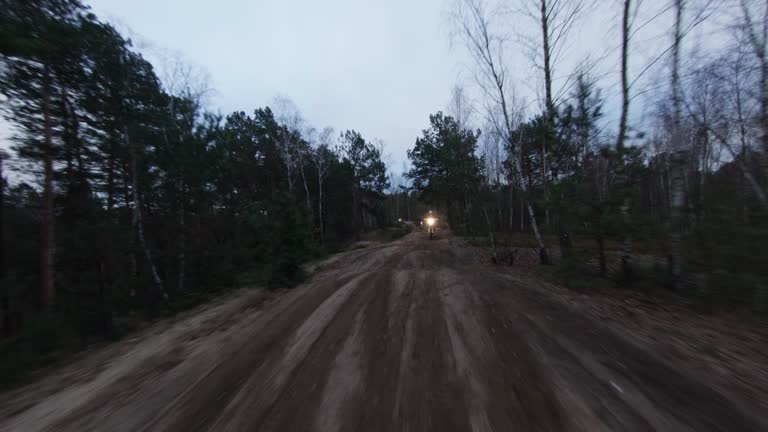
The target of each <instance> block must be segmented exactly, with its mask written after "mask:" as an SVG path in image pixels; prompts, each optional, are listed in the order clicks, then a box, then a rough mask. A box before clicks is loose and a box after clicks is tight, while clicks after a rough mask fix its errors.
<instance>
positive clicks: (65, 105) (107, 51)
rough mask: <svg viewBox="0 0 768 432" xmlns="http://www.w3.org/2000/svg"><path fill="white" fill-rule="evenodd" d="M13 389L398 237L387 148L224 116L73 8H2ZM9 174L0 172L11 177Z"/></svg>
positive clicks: (2, 366) (183, 72)
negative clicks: (101, 345) (334, 257)
mask: <svg viewBox="0 0 768 432" xmlns="http://www.w3.org/2000/svg"><path fill="white" fill-rule="evenodd" d="M0 41H2V42H0V70H2V74H1V75H0V92H2V95H3V99H2V108H3V114H4V115H5V117H6V118H7V119H8V120H9V121H10V122H11V124H12V125H14V127H15V129H14V136H13V140H14V147H13V150H12V152H10V153H8V154H2V155H1V156H2V157H0V167H2V168H5V172H4V174H5V175H0V179H1V181H0V186H1V187H2V188H1V189H0V199H2V203H1V205H0V208H1V209H2V211H1V212H0V215H1V216H2V218H1V219H0V233H2V237H0V251H1V252H2V254H0V301H1V303H2V310H0V319H1V321H2V338H1V339H0V352H2V353H3V356H2V359H0V376H2V377H3V378H2V382H3V383H4V384H6V383H8V384H11V383H12V380H11V379H10V377H14V379H17V378H18V379H21V378H22V374H21V373H22V372H25V371H28V370H31V369H34V368H36V367H39V366H42V365H45V364H49V363H51V362H53V361H55V360H57V359H59V358H61V357H62V356H65V355H66V354H67V353H70V352H72V351H75V350H78V349H80V348H83V347H85V346H87V345H89V344H91V343H93V342H97V341H100V340H108V339H114V338H117V337H119V336H120V335H122V334H124V333H125V332H127V331H130V330H131V329H132V328H134V327H135V326H137V325H139V323H141V322H144V321H146V320H151V319H154V318H157V317H161V316H166V315H168V314H173V313H176V312H178V311H180V310H184V309H186V308H189V307H190V306H193V305H196V304H199V303H201V302H205V301H207V300H209V299H211V298H212V297H214V296H217V295H219V294H220V293H222V292H223V291H225V290H228V289H230V288H233V287H238V286H263V287H270V288H279V287H290V286H292V285H294V284H295V283H297V282H299V281H300V280H301V279H302V277H303V276H304V275H303V270H302V265H303V264H304V263H306V262H308V261H309V260H313V259H317V258H319V257H322V256H324V255H326V254H328V253H330V252H334V251H336V250H339V249H340V248H342V247H344V246H345V245H348V244H350V243H351V242H352V241H355V240H356V239H358V238H359V236H360V235H361V233H364V232H366V231H369V230H372V229H375V228H379V227H383V226H385V225H388V224H391V223H392V221H393V217H394V215H393V213H392V211H389V210H388V208H387V204H388V202H389V201H388V200H387V199H386V198H385V189H387V188H388V184H389V177H388V175H387V168H386V166H385V164H384V162H383V160H382V144H381V143H374V142H373V141H371V140H369V139H366V138H364V137H363V136H361V134H360V133H358V132H356V131H354V130H344V131H341V132H339V131H334V130H333V129H331V128H330V127H326V128H324V129H322V130H318V129H315V128H313V127H312V126H311V125H309V124H308V123H307V122H306V121H305V120H304V119H303V117H302V115H301V113H300V112H299V110H298V108H296V107H295V106H294V105H293V104H292V103H291V101H290V100H287V99H285V98H279V99H276V100H275V101H274V103H273V104H272V106H270V107H262V108H256V109H254V110H253V111H251V112H233V113H230V114H226V115H222V114H218V113H215V112H212V111H210V110H209V109H208V108H207V106H206V96H207V95H208V94H209V93H210V91H211V89H210V88H208V86H207V81H206V80H205V79H204V76H203V74H201V73H199V72H200V71H198V70H197V69H196V68H195V67H192V66H189V65H187V64H185V63H183V62H181V61H179V60H178V59H173V58H170V59H167V62H165V63H167V64H164V65H162V67H161V68H160V69H156V68H155V67H154V66H153V65H152V64H150V62H148V61H147V60H146V59H145V58H144V57H143V56H142V54H141V53H140V52H139V51H138V50H137V49H136V48H135V47H134V46H133V45H132V43H131V41H130V40H129V39H128V38H126V37H125V36H123V35H121V34H120V32H119V31H118V30H116V29H115V28H114V27H112V26H111V25H110V24H107V23H105V22H103V21H100V20H99V19H98V18H97V17H95V16H94V15H93V14H91V13H90V12H89V10H88V9H87V8H86V7H85V6H83V5H82V4H81V3H80V2H79V1H77V0H33V1H23V2H20V1H10V0H9V1H1V2H0ZM0 172H2V169H1V168H0Z"/></svg>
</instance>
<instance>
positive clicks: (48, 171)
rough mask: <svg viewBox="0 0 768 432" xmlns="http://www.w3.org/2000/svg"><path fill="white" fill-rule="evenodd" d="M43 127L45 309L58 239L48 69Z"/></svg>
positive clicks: (51, 296) (50, 298) (42, 303)
mask: <svg viewBox="0 0 768 432" xmlns="http://www.w3.org/2000/svg"><path fill="white" fill-rule="evenodd" d="M43 80H44V83H43V89H42V93H43V95H42V96H43V129H44V132H43V133H44V139H45V142H44V146H45V149H44V151H45V160H44V162H43V163H44V177H43V205H42V209H41V212H40V213H41V214H40V216H41V226H42V230H43V232H42V236H41V252H42V256H41V260H40V264H41V269H40V279H41V284H42V286H41V292H40V306H41V307H42V309H44V310H48V309H50V308H51V307H52V306H53V302H54V300H55V295H56V292H55V287H54V262H55V256H56V243H55V241H56V239H55V237H54V236H55V232H54V215H53V211H54V210H53V133H52V131H51V114H50V76H49V73H48V71H47V70H46V71H45V76H44V78H43Z"/></svg>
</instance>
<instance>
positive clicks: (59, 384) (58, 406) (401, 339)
mask: <svg viewBox="0 0 768 432" xmlns="http://www.w3.org/2000/svg"><path fill="white" fill-rule="evenodd" d="M462 253H463V252H462V250H461V248H460V247H458V246H455V245H454V244H453V243H452V242H451V241H450V239H448V238H445V237H443V238H438V239H436V240H433V241H429V240H427V239H426V236H425V234H424V233H421V232H414V233H412V234H409V235H407V236H406V237H404V238H401V239H399V240H397V241H394V242H391V243H386V244H380V245H374V246H371V247H368V248H366V249H359V250H354V251H351V252H347V253H344V254H341V255H339V256H338V257H336V258H335V259H334V260H332V261H329V262H328V263H326V264H325V266H324V268H323V269H322V270H320V271H319V272H317V273H316V274H315V275H314V276H313V277H312V278H311V279H310V280H309V281H307V282H306V283H304V284H302V285H301V286H299V287H298V288H296V289H294V290H291V291H288V292H284V293H281V294H279V295H273V294H267V293H264V292H261V291H255V290H251V291H243V292H241V293H239V294H238V295H237V296H232V297H231V298H228V299H224V300H221V301H219V302H217V303H215V304H213V305H209V306H206V307H204V308H201V309H200V310H198V311H195V313H190V314H187V315H185V316H184V317H181V318H179V319H176V320H173V321H169V322H168V323H163V324H161V325H159V326H157V327H156V328H153V329H150V331H147V332H144V333H143V334H141V335H139V336H137V337H136V338H134V339H133V340H126V341H121V342H119V343H117V344H114V345H112V346H108V347H106V348H104V349H101V350H96V351H95V352H93V353H90V354H88V355H86V356H83V358H81V359H79V360H78V361H77V362H75V363H73V364H72V365H69V366H67V367H64V368H63V370H61V371H59V372H56V373H54V374H52V375H51V376H49V377H46V378H45V379H42V380H40V382H38V383H35V384H32V385H30V386H28V388H26V389H24V390H23V392H17V393H15V394H13V395H10V396H6V397H5V399H4V400H0V406H2V408H0V430H2V431H37V430H45V431H86V430H94V431H248V430H251V431H256V430H258V431H440V432H444V431H560V430H581V431H601V430H618V431H648V430H659V431H677V430H680V431H709V430H721V431H729V432H734V431H758V430H768V427H767V426H766V423H765V422H766V419H765V416H762V417H761V416H760V415H759V414H755V413H754V411H753V410H750V409H747V408H745V407H744V406H743V405H742V404H739V403H737V402H736V401H733V400H731V399H730V398H729V397H727V396H725V395H724V394H722V393H719V392H717V391H715V390H713V389H712V388H711V387H709V386H707V385H706V383H705V382H702V381H701V380H696V379H694V378H692V376H693V375H687V374H684V373H683V372H681V371H684V369H685V366H684V365H681V366H680V367H675V368H672V367H671V366H669V365H668V364H667V363H665V362H663V361H662V360H660V359H659V358H658V356H657V355H655V354H654V353H650V352H647V351H644V350H641V349H639V348H637V347H636V346H635V345H633V344H632V343H631V341H626V340H623V339H622V338H621V337H619V336H618V335H617V334H615V333H613V332H611V331H609V330H607V329H604V328H603V327H602V326H600V323H596V322H594V321H593V320H589V319H587V318H586V317H584V316H581V315H580V314H579V313H577V312H575V311H573V310H571V309H569V308H567V307H565V306H564V305H562V304H560V303H557V302H555V301H552V300H551V299H548V297H547V295H546V294H545V293H542V292H540V290H539V291H537V290H536V289H533V288H530V287H528V286H525V284H524V283H522V282H521V280H522V279H519V278H516V277H515V276H514V273H511V272H509V271H503V269H496V268H493V267H490V266H484V265H481V264H477V263H474V262H473V261H472V260H468V259H466V258H465V257H464V256H463V255H462ZM763 414H765V412H763Z"/></svg>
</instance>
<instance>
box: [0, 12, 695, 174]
mask: <svg viewBox="0 0 768 432" xmlns="http://www.w3.org/2000/svg"><path fill="white" fill-rule="evenodd" d="M452 2H453V0H389V1H373V0H322V1H318V0H275V1H263V0H261V1H259V0H256V1H254V0H219V1H216V2H212V1H209V0H205V1H204V0H162V1H160V0H130V1H126V0H86V3H87V4H89V5H90V6H91V7H92V10H93V12H94V13H95V14H96V15H97V16H98V17H99V18H100V19H102V20H105V21H109V22H112V23H113V24H115V25H116V26H117V27H118V29H120V30H121V31H122V32H123V33H125V34H127V35H130V36H131V38H132V39H133V40H134V42H135V45H136V46H137V48H138V49H139V51H141V52H142V53H144V54H145V56H147V58H149V59H150V60H151V61H152V62H153V63H154V64H155V65H156V66H160V65H159V64H158V60H159V59H158V57H159V56H162V54H159V53H163V52H166V53H167V52H172V53H177V55H180V56H183V57H184V58H185V59H186V61H188V62H189V63H190V64H192V65H195V66H196V67H199V68H200V69H203V70H205V71H206V72H207V74H208V75H209V77H210V84H211V87H212V88H213V89H214V90H215V93H214V94H213V95H212V96H211V98H210V100H209V109H211V110H213V111H220V112H221V113H223V114H226V113H229V112H231V111H234V110H243V111H246V112H249V113H250V112H252V111H253V110H254V109H255V108H257V107H263V106H265V105H269V104H270V103H271V102H272V100H273V99H274V98H275V97H276V96H284V97H288V98H290V99H291V100H293V101H294V102H295V104H296V105H297V106H298V108H299V109H300V110H301V111H302V113H303V114H304V116H305V117H306V119H307V120H308V121H309V122H310V123H311V124H312V125H314V126H316V127H318V128H322V127H324V126H332V127H334V128H335V129H336V130H337V131H341V130H344V129H356V130H358V131H360V132H361V133H362V134H363V136H364V137H366V138H367V139H374V138H379V139H381V140H383V141H384V143H385V155H387V156H388V159H389V160H388V162H390V163H391V168H392V169H393V170H395V171H400V169H401V166H402V162H403V161H404V160H405V159H406V156H405V151H406V149H408V148H410V147H411V146H412V145H413V142H414V140H415V138H416V137H417V136H418V135H419V133H420V131H421V129H423V128H425V127H426V126H427V125H428V116H429V114H430V113H434V112H436V111H438V110H444V109H445V107H446V106H447V104H448V100H449V98H450V94H451V89H452V87H453V86H454V84H455V83H457V82H464V83H465V84H466V86H467V87H468V90H469V91H470V92H472V82H473V78H472V75H471V74H470V73H469V71H470V70H471V62H469V61H468V60H467V55H466V54H465V51H464V49H463V47H462V46H461V45H460V43H458V41H456V43H454V44H453V46H452V45H451V43H450V30H451V25H450V23H449V20H448V18H447V14H448V12H449V10H450V6H451V5H452V4H453V3H452ZM667 3H668V2H666V1H661V0H647V1H645V2H644V3H643V11H641V13H640V15H638V17H637V18H636V22H637V23H638V24H637V25H640V24H642V23H643V22H644V21H645V19H646V17H648V16H653V15H655V14H656V12H657V11H658V10H659V8H661V7H663V6H664V5H665V4H667ZM619 12H620V2H619V1H617V0H598V1H597V2H596V6H595V7H594V9H593V10H592V11H591V12H590V14H588V15H586V16H584V17H583V18H582V20H581V21H580V22H579V24H578V27H577V28H576V29H575V30H574V33H573V34H572V36H571V38H570V39H569V40H570V42H569V44H568V45H567V47H566V50H565V55H564V57H563V59H561V61H560V63H559V64H558V68H557V70H556V73H555V78H556V79H558V82H556V87H559V86H561V85H562V83H563V82H564V80H565V77H567V76H568V75H569V74H570V73H571V72H572V71H573V68H574V67H575V65H576V64H577V63H578V62H579V61H581V60H582V59H583V58H584V57H585V56H586V55H587V54H590V55H591V57H592V58H593V59H595V58H600V57H605V59H604V60H603V61H602V62H600V63H599V65H598V66H597V67H595V68H594V69H593V70H592V72H593V74H594V75H596V76H600V77H601V80H600V82H599V86H600V87H602V89H603V94H604V96H606V97H607V99H608V101H607V105H608V109H607V111H608V116H607V119H606V120H607V122H608V124H609V126H610V124H611V123H616V119H614V118H613V117H617V113H616V109H615V107H616V106H617V105H618V95H619V88H618V86H617V81H618V64H619V63H618V61H619V58H618V55H619V52H620V51H619V50H618V48H619V46H620V45H619V43H620V38H619V31H618V25H617V19H616V18H617V16H618V14H619ZM497 18H499V20H498V23H500V24H501V25H502V26H503V27H502V28H503V31H505V32H510V33H514V34H516V35H520V34H523V35H525V34H528V35H530V36H531V37H534V38H537V37H538V36H539V34H538V31H539V30H538V28H537V26H536V23H535V22H532V21H531V20H530V19H529V18H527V17H525V16H524V15H522V14H519V13H518V14H515V13H513V14H508V15H506V16H503V17H501V16H499V17H497ZM668 22H669V21H668V20H665V18H664V17H663V16H662V17H661V19H658V20H656V21H655V22H654V23H653V24H651V25H647V26H644V27H643V29H642V31H641V32H640V33H638V34H637V35H636V36H635V39H633V55H632V68H633V72H634V73H637V72H638V71H640V70H642V69H643V68H644V65H645V64H646V63H647V62H648V61H650V60H649V59H653V57H654V56H655V55H657V54H658V53H659V52H661V51H662V50H663V47H664V46H665V45H667V44H668V42H669V40H668V37H667V33H665V32H666V31H667V28H668ZM697 35H699V33H694V34H693V35H692V36H693V37H692V38H691V39H689V40H696V38H700V35H699V36H697ZM515 37H516V36H515ZM515 37H513V39H514V38H515ZM513 42H514V41H513ZM505 57H506V58H507V62H508V64H509V65H510V67H511V68H512V70H513V73H514V77H515V78H514V81H515V87H516V88H517V90H518V92H519V94H520V95H521V96H523V97H525V98H526V99H527V101H528V103H529V106H530V107H531V109H530V110H529V112H533V111H535V110H536V107H537V106H538V104H539V99H540V98H539V97H538V94H539V93H541V92H540V91H538V90H537V89H539V88H541V87H542V83H541V81H542V80H541V76H542V74H541V72H540V70H537V69H536V68H535V67H534V65H533V64H532V62H531V60H530V59H529V57H528V55H527V54H526V53H525V51H524V50H523V49H522V48H520V46H519V45H518V44H512V45H510V46H509V48H508V51H507V52H505ZM659 65H660V66H661V65H663V62H660V63H659ZM656 75H658V74H656ZM654 79H655V78H654V73H653V71H650V72H647V73H646V74H645V77H644V80H645V81H646V82H651V81H653V80H654ZM642 85H647V83H646V84H643V83H638V84H637V87H636V88H640V87H641V86H642ZM475 94H476V93H475ZM633 104H634V105H633V109H632V114H633V118H634V119H635V121H636V122H639V121H640V120H639V119H641V118H642V117H643V115H644V113H645V112H646V111H647V109H648V107H647V106H645V105H647V104H644V103H643V100H642V98H637V99H636V100H633ZM478 126H479V124H478ZM8 136H9V132H8V126H7V125H2V126H1V127H0V140H2V141H5V143H4V144H3V146H7V145H8V142H7V141H8V140H7V137H8Z"/></svg>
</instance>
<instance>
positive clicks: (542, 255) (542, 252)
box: [515, 152, 549, 265]
mask: <svg viewBox="0 0 768 432" xmlns="http://www.w3.org/2000/svg"><path fill="white" fill-rule="evenodd" d="M515 164H516V165H517V166H516V168H517V172H519V173H522V172H523V170H522V163H521V162H520V155H519V152H518V156H517V157H516V158H515ZM520 190H521V191H522V193H523V195H527V194H528V186H527V185H526V184H525V179H524V178H523V176H522V175H521V176H520ZM526 206H527V207H528V217H529V218H530V222H531V229H532V230H533V237H534V238H535V239H536V244H538V246H539V260H540V261H541V263H542V264H545V265H546V264H549V253H548V252H547V248H546V246H544V240H543V239H542V238H541V233H540V232H539V224H537V223H536V214H535V213H534V212H533V206H532V205H531V202H530V201H529V200H528V199H527V198H526Z"/></svg>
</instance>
